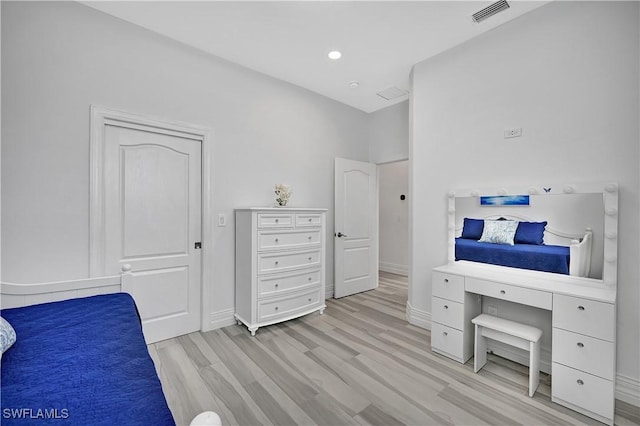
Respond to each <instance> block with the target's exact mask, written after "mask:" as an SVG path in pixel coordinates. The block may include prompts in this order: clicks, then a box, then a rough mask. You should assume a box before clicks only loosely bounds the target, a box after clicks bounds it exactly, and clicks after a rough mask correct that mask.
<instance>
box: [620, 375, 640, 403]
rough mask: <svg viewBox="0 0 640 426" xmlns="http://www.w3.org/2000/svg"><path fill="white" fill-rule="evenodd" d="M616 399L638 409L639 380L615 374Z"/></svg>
mask: <svg viewBox="0 0 640 426" xmlns="http://www.w3.org/2000/svg"><path fill="white" fill-rule="evenodd" d="M616 399H619V400H620V401H623V402H626V403H628V404H631V405H634V406H636V407H640V380H638V379H634V378H632V377H628V376H623V375H622V374H617V375H616Z"/></svg>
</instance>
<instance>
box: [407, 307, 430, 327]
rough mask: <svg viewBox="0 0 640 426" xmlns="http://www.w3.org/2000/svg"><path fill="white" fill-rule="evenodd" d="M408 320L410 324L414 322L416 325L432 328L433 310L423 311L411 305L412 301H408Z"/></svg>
mask: <svg viewBox="0 0 640 426" xmlns="http://www.w3.org/2000/svg"><path fill="white" fill-rule="evenodd" d="M406 313H407V321H409V324H413V325H415V326H416V327H420V328H426V329H427V330H431V312H427V311H422V310H420V309H416V308H414V307H413V306H411V303H410V302H408V301H407V309H406Z"/></svg>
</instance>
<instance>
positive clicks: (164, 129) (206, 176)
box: [89, 105, 214, 331]
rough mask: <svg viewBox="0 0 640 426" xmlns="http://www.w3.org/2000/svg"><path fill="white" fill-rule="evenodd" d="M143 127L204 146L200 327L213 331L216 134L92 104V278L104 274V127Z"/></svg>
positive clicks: (90, 235)
mask: <svg viewBox="0 0 640 426" xmlns="http://www.w3.org/2000/svg"><path fill="white" fill-rule="evenodd" d="M107 124H109V125H116V126H121V127H127V128H136V129H140V128H144V129H147V130H152V131H156V132H158V133H162V134H170V135H179V136H181V137H185V138H190V139H194V140H197V141H200V142H201V144H202V150H201V151H202V219H201V220H202V231H201V232H202V271H201V272H202V273H201V277H200V279H201V283H200V288H201V290H200V291H201V318H200V328H201V330H203V331H208V330H211V328H210V318H209V314H210V309H211V298H212V294H211V286H212V280H213V263H212V262H211V261H210V260H209V259H211V258H212V255H213V244H214V243H213V223H212V221H213V131H212V130H211V129H209V128H206V127H202V126H197V125H193V124H187V123H182V122H177V121H170V120H161V119H156V118H151V117H147V116H143V115H140V114H134V113H129V112H125V111H119V110H115V109H111V108H105V107H102V106H97V105H91V135H90V138H91V139H90V148H89V150H90V175H89V188H90V189H89V191H90V194H89V276H90V277H99V276H102V275H104V255H105V253H104V241H105V235H104V233H105V223H104V197H105V191H104V179H105V176H104V161H105V154H104V150H105V138H104V128H105V126H106V125H107Z"/></svg>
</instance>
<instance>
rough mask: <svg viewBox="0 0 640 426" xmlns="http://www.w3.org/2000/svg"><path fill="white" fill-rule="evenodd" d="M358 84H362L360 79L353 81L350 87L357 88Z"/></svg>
mask: <svg viewBox="0 0 640 426" xmlns="http://www.w3.org/2000/svg"><path fill="white" fill-rule="evenodd" d="M358 86H360V82H359V81H352V82H350V83H349V87H350V88H352V89H355V88H357V87H358Z"/></svg>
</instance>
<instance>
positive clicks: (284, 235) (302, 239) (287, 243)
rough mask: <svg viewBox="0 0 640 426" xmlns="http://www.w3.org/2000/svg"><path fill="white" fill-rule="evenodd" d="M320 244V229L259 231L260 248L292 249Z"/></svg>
mask: <svg viewBox="0 0 640 426" xmlns="http://www.w3.org/2000/svg"><path fill="white" fill-rule="evenodd" d="M318 244H320V230H305V231H289V232H274V231H258V250H271V249H291V248H294V249H295V248H299V247H306V246H313V245H318Z"/></svg>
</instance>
